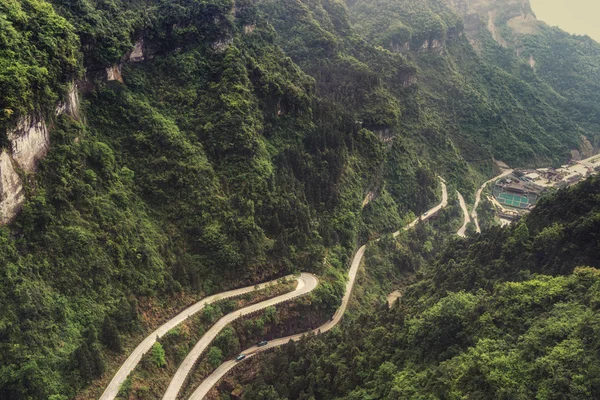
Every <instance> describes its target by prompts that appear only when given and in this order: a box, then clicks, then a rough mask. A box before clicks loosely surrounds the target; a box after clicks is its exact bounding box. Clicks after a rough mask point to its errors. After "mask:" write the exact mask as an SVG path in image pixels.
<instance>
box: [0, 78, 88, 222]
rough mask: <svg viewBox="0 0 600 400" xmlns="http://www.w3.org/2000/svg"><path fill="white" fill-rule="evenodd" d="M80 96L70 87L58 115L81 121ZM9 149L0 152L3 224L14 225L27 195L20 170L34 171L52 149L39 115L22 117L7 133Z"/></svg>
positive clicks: (57, 107) (72, 85)
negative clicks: (65, 115)
mask: <svg viewBox="0 0 600 400" xmlns="http://www.w3.org/2000/svg"><path fill="white" fill-rule="evenodd" d="M79 113H80V111H79V94H78V91H77V87H76V85H75V84H71V87H70V89H69V91H68V92H67V95H66V96H65V98H64V100H63V101H61V102H59V104H57V106H56V115H61V114H67V115H70V116H71V117H72V118H75V119H79ZM6 137H7V138H8V141H9V144H10V145H9V149H7V150H2V152H1V153H0V225H4V224H7V223H9V222H11V221H12V220H13V219H14V218H15V217H16V215H17V214H18V213H19V211H20V210H21V207H22V205H23V202H24V201H25V196H24V194H23V182H22V181H21V177H20V176H19V174H18V173H17V169H20V170H22V171H24V172H27V173H31V172H34V171H35V169H36V166H37V163H38V161H39V160H41V159H42V158H43V157H44V156H46V154H47V153H48V150H49V149H50V133H49V129H48V124H47V123H46V121H45V120H44V118H42V117H41V115H39V114H32V115H27V116H24V117H21V118H20V119H19V120H18V121H17V123H16V125H15V127H14V128H12V129H9V130H8V131H7V132H6Z"/></svg>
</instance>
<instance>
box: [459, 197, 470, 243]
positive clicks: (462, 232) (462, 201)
mask: <svg viewBox="0 0 600 400" xmlns="http://www.w3.org/2000/svg"><path fill="white" fill-rule="evenodd" d="M456 194H457V195H458V202H459V203H460V208H462V211H463V215H464V218H465V220H464V222H463V225H462V226H461V227H460V229H459V230H458V232H456V234H457V235H458V236H460V237H467V235H466V234H465V232H466V231H467V224H468V223H469V222H471V218H469V210H467V204H466V203H465V199H464V197H463V196H462V194H460V192H459V191H458V190H457V191H456Z"/></svg>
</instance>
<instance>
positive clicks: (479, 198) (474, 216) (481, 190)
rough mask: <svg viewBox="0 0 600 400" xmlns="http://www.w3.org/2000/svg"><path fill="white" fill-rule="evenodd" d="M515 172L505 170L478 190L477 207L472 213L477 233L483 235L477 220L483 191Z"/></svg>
mask: <svg viewBox="0 0 600 400" xmlns="http://www.w3.org/2000/svg"><path fill="white" fill-rule="evenodd" d="M513 171H514V170H512V169H507V170H505V171H504V172H502V173H501V174H500V175H498V176H496V177H494V178H492V179H490V180H489V181H485V182H484V183H483V185H481V187H480V188H479V189H478V190H477V193H476V194H475V205H473V211H472V212H471V218H472V219H473V222H474V223H475V230H476V231H477V233H481V229H480V228H479V220H478V219H477V207H479V203H480V202H481V193H482V192H483V189H485V187H486V186H487V185H489V184H490V183H492V182H494V181H497V180H498V179H500V178H504V177H505V176H507V175H510V174H512V173H513Z"/></svg>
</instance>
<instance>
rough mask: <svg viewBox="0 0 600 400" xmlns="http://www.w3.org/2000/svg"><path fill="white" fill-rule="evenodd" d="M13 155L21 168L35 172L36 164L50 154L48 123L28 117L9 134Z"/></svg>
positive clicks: (36, 117)
mask: <svg viewBox="0 0 600 400" xmlns="http://www.w3.org/2000/svg"><path fill="white" fill-rule="evenodd" d="M8 140H9V141H10V146H11V155H12V158H13V160H14V161H15V162H16V163H17V165H18V166H19V168H21V169H22V170H23V171H25V172H33V171H34V170H35V165H36V162H37V161H38V160H39V159H41V158H42V157H44V156H45V155H46V153H48V148H49V146H50V135H49V133H48V126H47V124H46V121H44V119H42V118H41V117H40V116H26V117H24V118H22V119H20V120H19V122H18V123H17V126H16V128H15V129H13V130H10V131H9V132H8Z"/></svg>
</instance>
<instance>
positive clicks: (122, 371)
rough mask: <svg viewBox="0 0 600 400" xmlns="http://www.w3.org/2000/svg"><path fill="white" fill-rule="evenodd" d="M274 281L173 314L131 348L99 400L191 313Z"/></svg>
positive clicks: (112, 395)
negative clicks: (136, 345) (172, 316)
mask: <svg viewBox="0 0 600 400" xmlns="http://www.w3.org/2000/svg"><path fill="white" fill-rule="evenodd" d="M287 278H293V276H289V277H287ZM298 279H299V280H300V278H298ZM276 283H277V280H274V281H271V282H266V283H262V284H260V285H256V286H248V287H245V288H241V289H235V290H230V291H228V292H223V293H219V294H215V295H213V296H209V297H206V298H204V299H202V300H200V301H199V302H197V303H196V304H194V305H192V306H190V307H188V308H186V309H185V310H183V311H182V312H180V313H179V314H178V315H177V316H175V317H174V318H172V319H170V320H169V321H167V322H165V323H164V324H163V325H161V326H160V327H159V328H158V329H156V330H155V331H154V332H152V333H151V334H150V335H148V337H146V339H144V341H142V343H140V344H139V345H138V347H136V348H135V350H133V352H132V353H131V355H130V356H129V357H128V358H127V360H125V362H124V363H123V365H121V368H119V370H118V371H117V373H116V374H115V376H114V377H113V379H112V381H110V383H109V384H108V386H107V387H106V389H105V390H104V393H102V396H100V400H112V399H114V398H115V397H116V396H117V394H118V393H119V388H120V387H121V385H122V384H123V382H124V381H125V379H127V376H129V374H130V373H131V371H133V370H134V368H135V367H136V365H137V364H138V363H139V362H140V360H141V359H142V356H143V355H144V354H145V353H146V352H148V351H149V350H150V349H151V348H152V346H154V343H156V338H160V337H162V336H163V335H165V334H166V333H167V332H169V331H170V330H171V329H173V328H175V327H176V326H177V325H179V324H180V323H182V322H183V321H185V320H186V319H187V318H188V317H190V316H191V315H194V314H196V313H197V312H198V311H200V310H202V309H203V308H204V306H205V305H207V304H211V303H214V302H216V301H219V300H223V299H226V298H229V297H234V296H240V295H242V294H245V293H250V292H253V291H255V290H260V289H264V288H265V287H267V286H269V285H274V284H276ZM296 290H298V289H296ZM292 293H294V292H292Z"/></svg>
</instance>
